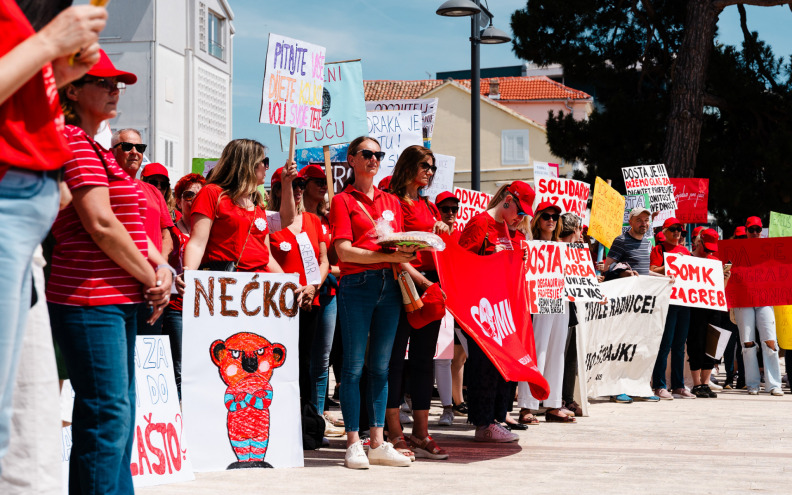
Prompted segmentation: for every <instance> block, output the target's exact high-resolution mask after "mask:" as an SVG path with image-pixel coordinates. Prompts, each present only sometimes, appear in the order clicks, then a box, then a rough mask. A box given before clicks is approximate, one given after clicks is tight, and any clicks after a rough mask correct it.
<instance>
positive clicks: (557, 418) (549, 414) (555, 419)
mask: <svg viewBox="0 0 792 495" xmlns="http://www.w3.org/2000/svg"><path fill="white" fill-rule="evenodd" d="M562 414H564V413H562V412H561V410H560V409H558V408H554V409H548V410H547V411H545V421H546V422H548V423H575V418H573V417H572V416H566V415H563V416H562Z"/></svg>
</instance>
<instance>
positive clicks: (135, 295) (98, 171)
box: [47, 126, 148, 306]
mask: <svg viewBox="0 0 792 495" xmlns="http://www.w3.org/2000/svg"><path fill="white" fill-rule="evenodd" d="M65 135H66V140H67V141H68V143H69V146H70V148H71V151H72V155H73V156H72V158H71V159H69V160H68V161H67V162H66V163H65V167H66V172H65V178H64V180H65V181H66V184H67V185H68V186H69V189H70V190H72V191H74V190H77V189H79V188H81V187H86V186H99V187H107V188H108V189H109V191H108V192H109V194H110V207H111V208H112V209H113V213H115V215H116V218H118V220H120V221H121V223H122V224H123V225H124V227H126V229H127V231H128V232H129V235H130V236H132V240H133V241H134V242H135V245H136V246H137V247H138V249H140V252H141V253H143V256H146V257H148V241H147V237H146V230H145V228H144V227H143V220H142V216H143V215H144V214H145V211H146V198H145V196H144V195H143V191H142V190H141V189H140V186H138V185H137V184H135V181H133V180H132V179H131V178H130V177H129V175H127V173H126V172H124V170H123V169H122V168H121V167H120V166H119V165H118V164H117V163H116V161H115V158H114V157H113V154H112V153H111V152H110V151H107V150H105V149H104V148H103V147H102V145H100V144H98V143H97V142H96V141H94V140H93V139H91V137H89V136H88V135H87V134H86V133H85V131H83V130H82V129H80V128H79V127H75V126H66V131H65ZM91 143H93V145H94V146H96V149H98V150H99V151H100V153H102V156H103V157H104V163H102V160H100V159H99V156H98V155H97V154H96V150H95V149H94V146H91ZM105 165H106V166H105ZM52 233H53V235H54V236H55V242H56V244H55V250H54V252H53V255H52V274H51V275H50V279H49V282H48V284H47V301H49V302H51V303H57V304H66V305H70V306H103V305H108V304H128V303H140V302H143V285H142V284H141V283H140V282H138V281H137V280H136V279H135V278H134V277H133V276H131V275H130V274H129V273H127V272H126V270H124V269H123V268H121V267H119V266H118V265H117V264H116V263H115V262H114V261H113V260H111V259H110V257H109V256H107V255H106V254H105V253H104V252H103V251H102V250H101V249H99V246H97V245H96V243H95V242H94V241H93V239H91V236H90V234H88V232H87V231H86V230H85V228H84V227H83V225H82V222H81V221H80V217H79V216H78V215H77V211H76V210H75V209H74V206H73V205H71V204H70V205H69V206H67V207H66V208H64V209H63V210H61V211H60V213H58V218H56V219H55V223H54V224H53V226H52Z"/></svg>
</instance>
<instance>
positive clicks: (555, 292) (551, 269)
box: [521, 241, 566, 315]
mask: <svg viewBox="0 0 792 495" xmlns="http://www.w3.org/2000/svg"><path fill="white" fill-rule="evenodd" d="M521 244H522V247H523V248H525V249H527V250H528V261H527V262H526V267H527V270H526V272H525V281H526V282H527V284H528V309H529V311H530V312H531V314H542V315H544V314H563V313H566V305H565V304H564V300H565V298H564V266H563V249H562V248H563V247H564V245H563V243H560V242H547V241H522V243H521Z"/></svg>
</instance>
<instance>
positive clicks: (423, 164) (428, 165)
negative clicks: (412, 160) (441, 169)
mask: <svg viewBox="0 0 792 495" xmlns="http://www.w3.org/2000/svg"><path fill="white" fill-rule="evenodd" d="M419 165H420V166H421V170H423V171H424V172H428V171H429V170H431V171H432V173H435V172H437V167H436V166H435V165H432V164H431V163H429V162H421V163H419Z"/></svg>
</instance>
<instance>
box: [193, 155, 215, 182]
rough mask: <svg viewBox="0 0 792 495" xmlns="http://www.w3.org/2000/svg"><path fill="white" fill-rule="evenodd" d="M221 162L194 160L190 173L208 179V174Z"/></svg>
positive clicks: (203, 159)
mask: <svg viewBox="0 0 792 495" xmlns="http://www.w3.org/2000/svg"><path fill="white" fill-rule="evenodd" d="M219 160H220V159H219V158H193V159H192V166H191V167H190V172H192V173H194V174H199V175H203V176H204V177H206V174H208V173H209V172H211V171H212V169H213V168H215V165H217V162H218V161H219Z"/></svg>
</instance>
